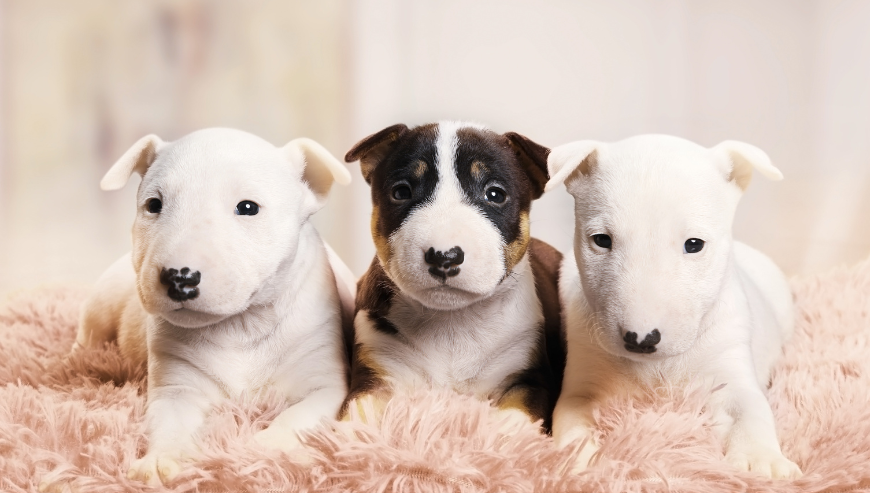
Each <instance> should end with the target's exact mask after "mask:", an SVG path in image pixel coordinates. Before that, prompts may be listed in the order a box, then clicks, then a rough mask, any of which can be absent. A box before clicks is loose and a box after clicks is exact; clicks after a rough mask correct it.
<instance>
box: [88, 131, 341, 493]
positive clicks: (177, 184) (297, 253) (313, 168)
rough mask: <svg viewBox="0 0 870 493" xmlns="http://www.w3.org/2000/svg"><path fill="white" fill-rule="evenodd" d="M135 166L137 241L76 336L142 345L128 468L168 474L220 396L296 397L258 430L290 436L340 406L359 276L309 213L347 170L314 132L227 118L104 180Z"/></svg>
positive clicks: (130, 348)
mask: <svg viewBox="0 0 870 493" xmlns="http://www.w3.org/2000/svg"><path fill="white" fill-rule="evenodd" d="M134 172H136V173H139V174H141V175H142V181H141V183H140V185H139V190H138V194H137V204H136V206H135V207H136V211H137V214H136V219H135V221H134V223H133V251H132V253H131V254H130V255H125V256H124V257H122V258H121V259H120V260H118V261H117V262H115V264H114V265H112V266H111V267H110V268H109V269H108V271H107V272H106V273H105V274H104V275H103V276H102V277H101V278H100V280H99V281H98V282H97V286H96V289H95V291H94V294H93V295H92V296H91V297H90V298H89V299H88V301H87V302H86V303H85V305H84V307H83V312H82V316H81V318H80V325H79V332H78V335H77V337H76V344H75V348H78V349H81V348H90V349H93V348H98V347H101V346H102V344H103V343H105V342H108V341H111V340H114V339H115V338H116V337H117V340H118V344H119V346H120V349H121V352H122V354H124V355H125V356H126V357H128V358H130V359H131V360H132V362H133V363H139V364H141V363H142V362H144V361H145V360H146V358H147V362H148V381H149V385H148V408H147V412H146V417H147V421H148V452H147V453H146V454H145V455H144V456H143V457H142V458H141V459H139V460H137V461H136V462H134V463H133V464H132V465H131V466H130V477H131V478H137V479H141V480H143V481H146V482H148V483H149V484H154V485H156V484H160V482H161V480H162V481H166V480H169V479H171V478H173V477H174V476H175V475H176V474H178V472H179V471H180V470H181V468H182V467H183V465H182V463H183V461H184V460H185V459H188V458H190V457H195V456H196V455H197V450H196V449H197V447H196V444H195V435H196V433H197V432H198V430H199V428H200V427H201V425H202V423H203V421H204V419H205V417H206V415H207V414H208V412H209V410H210V409H211V407H212V406H214V405H215V404H218V403H220V402H222V400H223V399H225V398H226V397H238V396H240V395H243V394H245V393H250V392H258V391H261V390H263V389H271V390H275V391H276V392H278V393H279V394H280V395H281V396H283V398H284V399H285V402H286V404H287V405H288V406H289V407H288V408H287V409H286V410H285V411H284V412H282V413H281V414H280V415H279V416H278V417H277V418H276V419H275V420H274V421H273V423H272V424H270V426H269V427H268V428H267V429H266V430H264V431H262V432H260V433H258V434H257V435H256V437H255V438H256V440H258V441H259V442H260V443H263V444H265V445H268V446H271V447H274V448H282V449H293V448H294V447H296V446H297V445H298V443H299V442H298V439H297V436H296V432H298V431H301V430H307V429H309V428H311V427H313V426H315V425H317V424H318V423H319V422H320V420H321V419H322V418H324V417H326V418H334V417H335V416H336V415H337V413H338V409H339V407H340V405H341V403H342V401H343V400H344V397H345V396H346V395H347V370H348V364H347V359H346V352H345V344H344V334H343V333H344V331H345V329H344V328H343V327H342V321H343V320H344V321H345V322H349V320H350V317H349V315H350V313H351V311H352V299H353V291H354V286H353V284H350V285H348V284H346V282H345V275H346V274H349V271H348V269H347V267H345V266H344V264H343V263H342V262H341V261H340V260H339V259H338V257H337V256H335V255H334V254H332V253H330V252H329V249H328V247H326V246H325V244H324V243H323V241H322V240H321V239H320V237H319V236H318V234H317V232H316V231H315V229H314V226H313V225H312V224H311V222H310V221H309V218H310V216H311V215H312V214H314V213H315V212H316V211H317V210H319V209H320V208H321V207H322V205H323V204H324V202H325V200H326V196H327V194H328V193H329V189H330V187H331V186H332V183H333V181H334V180H335V181H338V182H341V183H344V184H347V183H348V182H349V181H350V173H349V172H348V171H347V169H346V168H345V167H344V165H342V164H341V163H340V162H339V161H338V160H336V159H335V158H334V157H333V156H332V155H331V154H329V152H328V151H327V150H326V149H324V148H323V147H322V146H320V145H319V144H317V143H316V142H314V141H311V140H309V139H296V140H293V141H291V142H290V143H288V144H287V145H285V146H283V147H275V146H273V145H272V144H270V143H268V142H266V141H264V140H263V139H261V138H259V137H256V136H254V135H251V134H248V133H246V132H242V131H239V130H233V129H224V128H210V129H204V130H199V131H197V132H193V133H191V134H189V135H186V136H184V137H182V138H180V139H178V140H177V141H174V142H163V141H162V140H160V138H158V137H156V136H154V135H149V136H145V137H143V138H142V139H140V140H139V141H138V142H137V143H136V144H134V145H133V147H131V149H130V150H129V151H127V152H126V153H125V154H124V155H123V156H122V157H121V158H120V159H119V160H118V162H116V163H115V165H114V166H112V168H111V169H110V170H109V171H108V172H107V173H106V175H105V177H104V178H103V180H102V182H101V186H102V188H103V189H106V190H114V189H118V188H120V187H122V186H123V185H124V184H125V183H126V182H127V180H128V178H129V177H130V175H131V174H132V173H134ZM131 207H134V205H133V204H131ZM342 301H344V302H345V309H344V310H343V309H342ZM347 330H348V331H349V329H347ZM146 341H147V342H146Z"/></svg>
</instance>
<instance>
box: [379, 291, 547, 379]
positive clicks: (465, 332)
mask: <svg viewBox="0 0 870 493" xmlns="http://www.w3.org/2000/svg"><path fill="white" fill-rule="evenodd" d="M532 295H533V296H534V293H532ZM505 298H506V299H503V300H494V302H492V303H485V304H483V305H482V306H473V307H470V308H468V309H465V310H461V311H458V312H432V311H421V310H420V309H419V307H415V306H413V304H411V303H407V302H405V301H403V300H399V301H398V302H397V303H395V304H394V305H393V306H392V307H391V309H390V311H389V313H388V315H387V319H388V320H389V321H390V322H391V323H392V324H393V326H394V327H395V328H396V329H397V330H398V333H397V334H386V333H383V332H377V331H376V333H375V334H374V335H375V338H374V339H376V340H372V341H371V342H372V343H373V344H369V346H371V347H372V349H373V350H374V351H373V352H374V353H375V355H376V356H375V358H376V360H377V361H376V363H377V364H378V365H379V366H381V367H382V368H383V369H384V370H385V371H386V372H387V373H388V377H389V378H390V379H391V380H392V381H393V382H394V383H395V384H398V385H402V386H409V387H413V386H417V385H420V384H423V385H426V386H434V387H446V388H452V389H453V390H456V391H458V392H463V393H472V394H476V395H480V396H489V395H490V394H491V393H492V392H494V391H497V390H503V389H501V386H502V385H504V382H505V379H506V378H507V377H509V376H511V375H512V374H515V373H517V372H519V371H521V370H524V369H526V368H528V367H529V366H530V364H531V361H532V359H533V357H534V353H535V351H536V350H537V347H538V342H539V336H540V327H541V323H542V321H543V314H542V313H541V310H540V305H539V304H538V302H537V298H533V299H532V300H531V302H528V301H529V300H525V301H527V302H526V303H520V304H518V303H517V302H516V300H515V299H514V297H513V296H507V297H505Z"/></svg>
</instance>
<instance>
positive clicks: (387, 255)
mask: <svg viewBox="0 0 870 493" xmlns="http://www.w3.org/2000/svg"><path fill="white" fill-rule="evenodd" d="M379 223H380V213H379V210H378V206H377V205H373V206H372V222H371V229H372V239H373V240H374V243H375V251H376V253H377V256H378V259H379V260H380V261H381V265H383V266H386V265H388V264H389V263H390V260H391V259H392V257H393V250H392V248H391V246H390V240H389V238H388V236H385V234H384V232H382V231H381V229H380V227H379Z"/></svg>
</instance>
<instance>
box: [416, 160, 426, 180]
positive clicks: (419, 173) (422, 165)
mask: <svg viewBox="0 0 870 493" xmlns="http://www.w3.org/2000/svg"><path fill="white" fill-rule="evenodd" d="M426 167H427V165H426V161H417V167H415V168H414V177H415V178H417V179H418V180H419V179H420V178H423V174H424V173H426Z"/></svg>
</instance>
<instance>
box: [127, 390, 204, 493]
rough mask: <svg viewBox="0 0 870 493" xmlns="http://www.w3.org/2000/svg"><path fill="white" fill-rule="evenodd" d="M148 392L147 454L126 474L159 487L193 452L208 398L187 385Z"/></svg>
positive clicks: (179, 468)
mask: <svg viewBox="0 0 870 493" xmlns="http://www.w3.org/2000/svg"><path fill="white" fill-rule="evenodd" d="M148 392H149V396H148V409H147V410H146V412H145V420H146V423H147V430H148V453H146V454H145V456H144V457H142V458H141V459H138V460H136V461H134V462H133V464H132V465H131V466H130V470H129V471H128V472H127V477H128V478H129V479H137V480H140V481H144V482H145V483H147V484H148V485H150V486H160V484H161V483H166V482H168V481H170V480H172V479H173V478H174V477H175V476H177V475H178V473H179V472H181V465H180V462H181V461H183V460H184V459H186V458H189V457H191V456H192V455H193V454H194V453H195V451H196V445H195V443H194V437H195V434H196V432H197V431H198V430H199V428H200V426H202V423H203V421H204V419H205V415H206V413H207V412H208V410H209V409H210V408H211V401H210V399H208V397H207V396H206V395H205V393H203V392H202V391H201V390H199V389H196V388H193V387H189V386H182V385H172V386H164V387H158V388H153V389H149V390H148Z"/></svg>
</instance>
